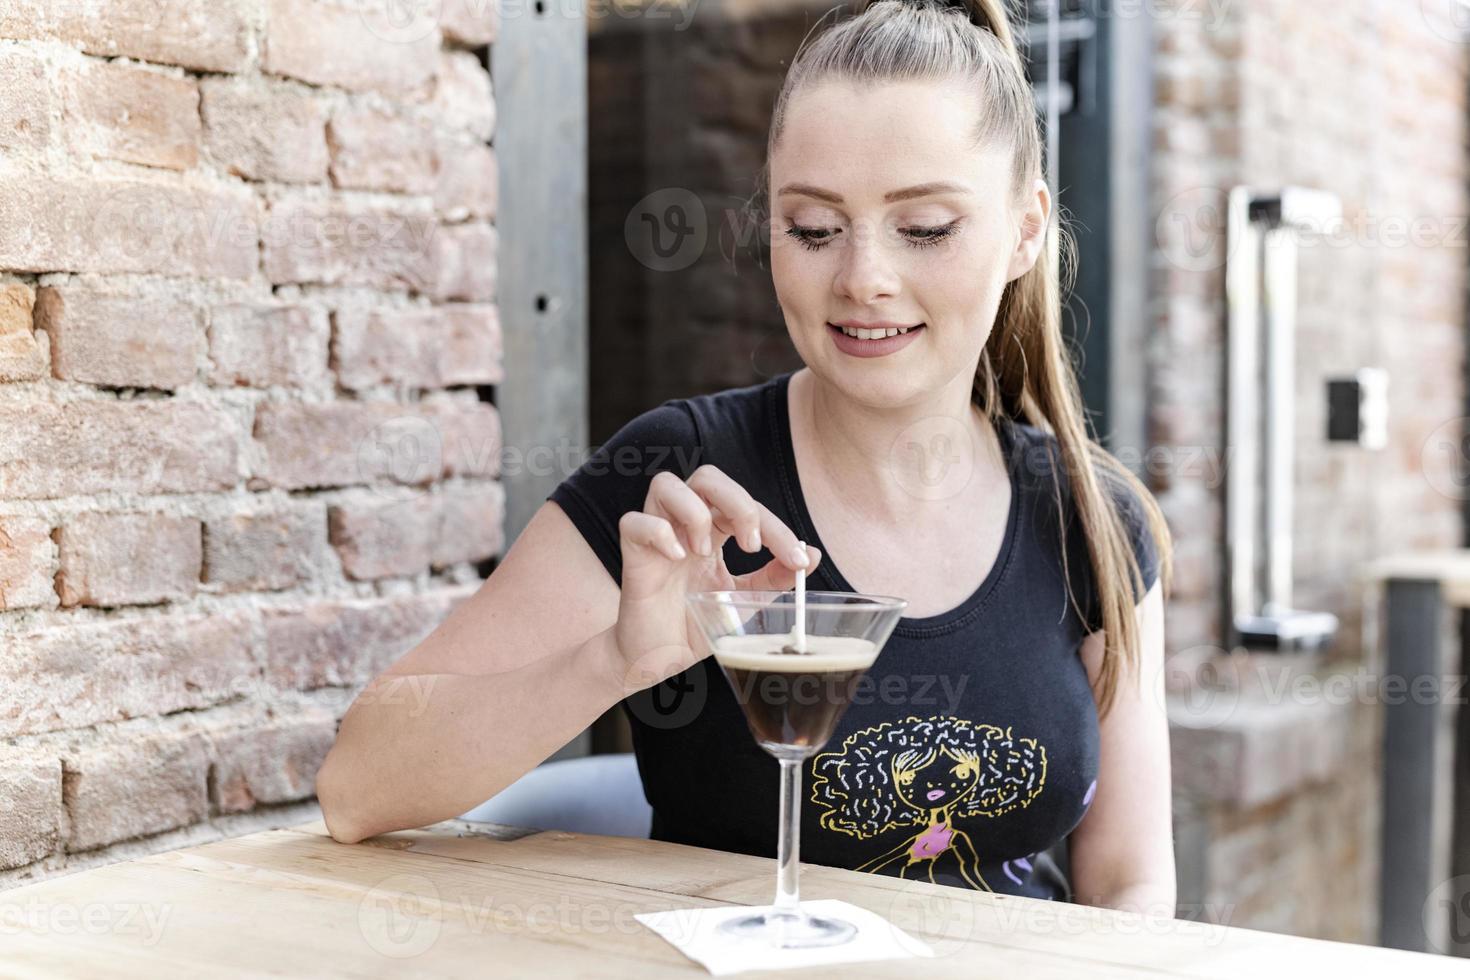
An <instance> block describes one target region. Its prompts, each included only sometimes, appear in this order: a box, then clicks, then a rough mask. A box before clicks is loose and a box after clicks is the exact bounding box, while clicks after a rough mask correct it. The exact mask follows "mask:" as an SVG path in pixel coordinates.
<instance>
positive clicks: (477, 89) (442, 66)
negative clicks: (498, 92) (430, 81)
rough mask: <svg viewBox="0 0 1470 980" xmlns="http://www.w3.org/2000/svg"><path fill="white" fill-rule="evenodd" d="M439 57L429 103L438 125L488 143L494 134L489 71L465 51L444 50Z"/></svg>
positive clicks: (492, 101) (493, 112)
mask: <svg viewBox="0 0 1470 980" xmlns="http://www.w3.org/2000/svg"><path fill="white" fill-rule="evenodd" d="M440 59H441V60H440V63H439V75H438V77H437V78H436V79H435V80H434V97H433V102H432V104H433V107H434V109H435V110H436V111H437V113H438V116H439V119H440V122H441V124H442V125H444V126H448V127H451V128H454V129H459V130H462V131H464V132H466V133H469V134H471V135H472V136H475V137H477V138H478V139H480V140H483V141H487V142H488V141H489V139H490V137H491V136H493V135H494V133H495V96H494V93H493V92H492V91H491V85H490V73H489V72H487V71H486V70H485V67H484V66H483V65H481V64H480V59H479V58H477V57H475V56H474V55H473V54H471V53H469V52H468V51H444V52H443V53H442V54H441V55H440Z"/></svg>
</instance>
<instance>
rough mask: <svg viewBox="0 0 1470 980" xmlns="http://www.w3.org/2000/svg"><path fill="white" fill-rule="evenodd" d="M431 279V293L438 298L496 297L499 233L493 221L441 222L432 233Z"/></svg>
mask: <svg viewBox="0 0 1470 980" xmlns="http://www.w3.org/2000/svg"><path fill="white" fill-rule="evenodd" d="M433 246H434V266H433V273H434V281H433V286H432V288H431V290H430V295H431V296H432V297H433V298H434V299H435V300H438V301H441V302H442V301H444V300H451V299H459V300H469V301H471V302H491V301H493V300H494V299H495V288H496V279H497V275H496V273H497V270H496V264H495V263H496V253H497V251H498V247H499V234H498V233H497V232H496V230H495V226H494V225H488V224H479V223H475V224H466V225H445V226H441V227H440V228H439V229H438V230H437V231H436V232H435V234H434V235H433Z"/></svg>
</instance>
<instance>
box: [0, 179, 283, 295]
mask: <svg viewBox="0 0 1470 980" xmlns="http://www.w3.org/2000/svg"><path fill="white" fill-rule="evenodd" d="M259 239H260V215H259V206H258V204H257V203H256V199H255V195H254V194H252V193H251V192H250V191H249V190H248V189H246V188H243V187H240V188H231V187H226V186H213V185H210V186H200V185H194V184H183V183H167V182H163V181H140V180H110V179H109V180H100V179H96V178H85V177H69V178H55V177H45V176H39V175H21V174H4V175H0V267H3V268H6V269H12V270H15V271H18V272H104V273H106V272H143V273H148V272H156V273H162V274H165V275H170V276H200V277H209V276H222V277H226V278H233V279H247V278H250V277H252V276H253V275H254V274H255V271H256V269H257V267H258V265H259V254H258V252H259Z"/></svg>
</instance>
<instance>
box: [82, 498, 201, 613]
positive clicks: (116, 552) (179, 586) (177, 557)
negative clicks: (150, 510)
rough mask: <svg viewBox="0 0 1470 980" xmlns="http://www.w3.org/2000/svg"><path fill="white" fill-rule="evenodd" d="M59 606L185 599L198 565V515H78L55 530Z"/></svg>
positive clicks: (191, 591)
mask: <svg viewBox="0 0 1470 980" xmlns="http://www.w3.org/2000/svg"><path fill="white" fill-rule="evenodd" d="M58 544H59V545H60V547H61V575H60V576H59V577H58V579H57V590H58V591H59V592H60V593H61V604H62V605H63V606H127V605H139V604H143V603H150V602H168V601H170V600H177V599H187V598H189V597H190V596H192V595H193V594H194V592H195V591H196V590H197V589H198V586H199V570H200V566H201V564H202V561H203V559H202V557H201V556H202V552H201V544H200V526H199V522H198V521H197V520H193V519H191V518H183V517H170V516H168V515H166V514H78V515H77V516H75V517H71V518H68V519H67V520H65V521H64V522H62V525H61V530H60V532H59V534H58Z"/></svg>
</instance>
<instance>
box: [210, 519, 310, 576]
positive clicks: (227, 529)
mask: <svg viewBox="0 0 1470 980" xmlns="http://www.w3.org/2000/svg"><path fill="white" fill-rule="evenodd" d="M326 545H327V518H326V511H325V510H324V509H323V508H322V507H321V506H320V505H316V504H307V505H304V506H301V507H293V508H291V509H289V510H275V511H265V512H262V513H258V514H235V515H233V516H230V517H221V518H216V519H214V520H211V521H208V522H207V523H206V524H205V525H204V581H206V582H208V583H209V584H210V585H214V586H217V587H219V588H221V589H223V590H225V591H229V592H236V591H242V590H247V589H255V590H266V589H287V588H290V587H291V586H293V585H296V584H298V583H300V582H305V581H308V580H310V578H311V577H312V572H313V569H315V568H318V567H320V566H321V565H322V564H323V563H324V561H325V554H326Z"/></svg>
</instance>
